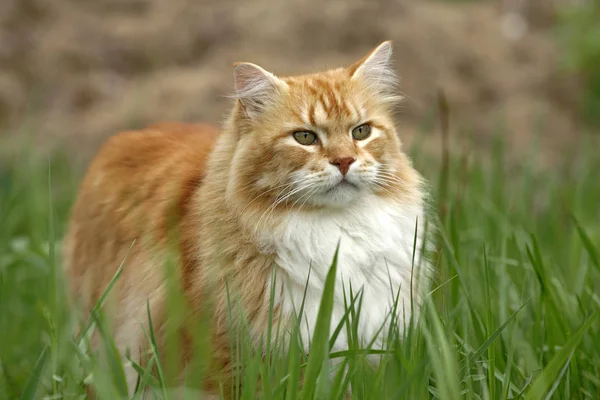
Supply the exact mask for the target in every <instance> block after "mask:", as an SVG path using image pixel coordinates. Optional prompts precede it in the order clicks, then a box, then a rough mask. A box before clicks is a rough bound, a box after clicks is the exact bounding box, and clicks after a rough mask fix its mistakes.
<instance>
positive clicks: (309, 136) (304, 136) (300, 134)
mask: <svg viewBox="0 0 600 400" xmlns="http://www.w3.org/2000/svg"><path fill="white" fill-rule="evenodd" d="M294 139H296V142H298V143H300V144H302V145H304V146H310V145H311V144H315V143H317V135H316V134H315V133H314V132H311V131H297V132H294Z"/></svg>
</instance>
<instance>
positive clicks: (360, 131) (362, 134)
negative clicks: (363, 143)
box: [352, 124, 371, 140]
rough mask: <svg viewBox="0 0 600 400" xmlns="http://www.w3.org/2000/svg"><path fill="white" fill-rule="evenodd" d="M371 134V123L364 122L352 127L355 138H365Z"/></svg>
mask: <svg viewBox="0 0 600 400" xmlns="http://www.w3.org/2000/svg"><path fill="white" fill-rule="evenodd" d="M370 135H371V125H369V124H362V125H360V126H357V127H356V128H354V129H352V137H353V138H354V139H355V140H365V139H366V138H368V137H369V136H370Z"/></svg>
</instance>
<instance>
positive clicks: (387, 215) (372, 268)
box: [270, 196, 423, 347]
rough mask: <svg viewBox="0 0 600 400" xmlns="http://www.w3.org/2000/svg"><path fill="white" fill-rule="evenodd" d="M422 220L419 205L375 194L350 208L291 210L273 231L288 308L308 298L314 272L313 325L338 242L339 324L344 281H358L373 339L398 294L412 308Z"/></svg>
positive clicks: (309, 305) (309, 310)
mask: <svg viewBox="0 0 600 400" xmlns="http://www.w3.org/2000/svg"><path fill="white" fill-rule="evenodd" d="M422 220H423V208H422V206H421V205H420V204H417V205H410V204H402V203H399V202H395V201H391V200H388V199H382V198H379V197H376V196H369V197H367V198H365V199H364V201H361V202H360V203H356V204H354V205H351V206H349V207H347V208H343V209H323V210H320V211H310V212H302V211H301V212H290V213H289V214H287V215H286V216H284V218H283V220H282V222H281V225H280V226H279V229H276V230H274V231H273V232H272V234H271V235H270V236H271V237H270V240H271V242H272V245H273V249H274V252H275V264H276V265H277V267H278V272H277V273H278V274H279V275H278V276H279V277H278V278H277V279H282V281H283V283H284V285H285V289H284V300H286V302H287V306H284V312H285V311H286V310H287V311H288V312H290V313H291V312H292V311H293V308H296V309H297V307H298V305H299V304H301V302H302V298H303V296H304V291H305V287H306V283H307V279H308V275H309V270H310V279H309V280H308V290H307V294H306V299H305V313H306V319H307V325H308V327H310V328H312V326H313V323H314V321H315V318H316V313H317V310H318V306H319V302H320V299H321V294H322V291H323V288H324V283H325V278H326V275H327V272H328V271H329V268H330V266H331V263H332V260H333V257H334V254H335V250H336V248H337V246H338V243H339V253H338V274H337V279H336V290H335V298H336V300H335V305H334V315H333V320H332V323H333V324H337V323H338V322H339V318H341V316H342V315H343V314H344V309H343V304H344V303H343V300H344V299H343V296H344V288H343V286H345V287H346V291H348V288H349V283H351V284H352V289H353V290H354V292H356V291H358V290H363V296H364V299H363V302H362V304H363V305H362V307H363V309H364V310H363V318H362V319H363V320H362V321H361V323H360V325H361V333H362V336H364V337H369V336H370V335H372V334H373V333H374V332H375V331H376V330H377V329H378V328H379V326H380V325H381V324H382V323H384V321H385V318H386V313H387V312H389V310H390V308H391V306H392V303H393V301H394V298H395V297H396V296H398V293H399V308H400V309H401V310H402V309H404V310H406V305H407V304H409V302H410V300H411V299H410V296H411V293H412V291H411V290H410V285H411V282H412V276H411V275H412V274H413V262H414V265H415V266H418V265H419V257H418V255H419V254H420V250H421V238H422V234H421V232H420V229H421V227H422V226H423V225H422ZM417 224H418V226H419V228H418V231H417V240H416V242H415V228H416V227H417ZM413 248H416V255H415V257H414V259H413ZM336 318H337V320H336ZM342 342H343V339H342ZM343 345H345V343H343ZM343 345H342V347H343Z"/></svg>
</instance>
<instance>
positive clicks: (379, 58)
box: [233, 43, 404, 207]
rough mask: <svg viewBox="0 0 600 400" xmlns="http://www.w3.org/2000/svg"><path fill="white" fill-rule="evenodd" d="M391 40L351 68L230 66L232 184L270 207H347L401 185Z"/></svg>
mask: <svg viewBox="0 0 600 400" xmlns="http://www.w3.org/2000/svg"><path fill="white" fill-rule="evenodd" d="M390 52H391V48H390V46H389V43H384V44H382V45H381V46H380V47H378V48H377V49H376V50H375V51H374V52H373V53H371V54H370V55H369V56H368V57H366V58H365V59H364V60H361V61H359V62H358V63H356V64H354V65H352V66H351V67H349V68H342V69H337V70H333V71H327V72H324V73H318V74H312V75H306V76H297V77H288V78H277V77H275V76H274V75H272V74H270V73H268V72H266V71H264V70H262V69H261V68H260V67H257V66H255V65H252V64H241V65H238V67H237V68H236V83H237V88H238V94H239V98H240V102H241V103H240V105H241V111H242V112H243V114H242V115H241V116H240V119H239V121H238V124H239V127H238V128H239V132H240V136H239V143H238V146H237V151H236V154H235V159H234V168H233V169H234V174H235V175H236V180H237V181H238V182H239V184H238V185H237V186H239V187H241V188H243V187H245V188H247V190H248V192H249V193H252V194H253V195H257V196H262V197H264V198H263V200H267V199H268V201H270V202H271V203H273V204H278V205H279V204H281V205H286V206H291V207H295V206H296V207H302V206H304V207H306V206H308V207H310V206H342V207H343V206H347V205H348V204H350V203H352V202H355V201H361V199H363V198H364V197H365V195H366V194H375V195H386V196H387V195H393V194H394V193H395V192H397V191H398V187H399V186H402V181H401V180H402V173H400V171H399V169H400V168H401V167H402V165H403V164H402V162H401V161H402V160H404V158H403V155H402V153H401V150H400V143H399V140H398V138H397V135H396V131H395V129H394V126H393V118H392V115H391V112H390V110H391V106H392V102H393V101H394V100H395V99H394V98H393V97H394V92H393V91H394V90H395V85H394V82H393V79H394V76H393V75H392V72H391V69H390V67H389V65H388V63H389V57H390V54H391V53H390Z"/></svg>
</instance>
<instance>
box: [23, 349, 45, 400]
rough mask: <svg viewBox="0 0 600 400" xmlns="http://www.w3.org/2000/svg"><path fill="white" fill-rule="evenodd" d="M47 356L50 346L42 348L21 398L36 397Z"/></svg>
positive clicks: (30, 399)
mask: <svg viewBox="0 0 600 400" xmlns="http://www.w3.org/2000/svg"><path fill="white" fill-rule="evenodd" d="M47 358H48V346H46V347H44V350H42V354H40V357H39V358H38V360H37V362H36V363H35V366H34V367H33V371H31V375H30V376H29V379H27V383H26V384H25V390H23V394H22V395H21V400H33V399H35V398H36V397H35V394H36V393H37V391H38V389H39V387H40V379H41V377H42V371H43V370H44V366H45V365H46V359H47Z"/></svg>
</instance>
